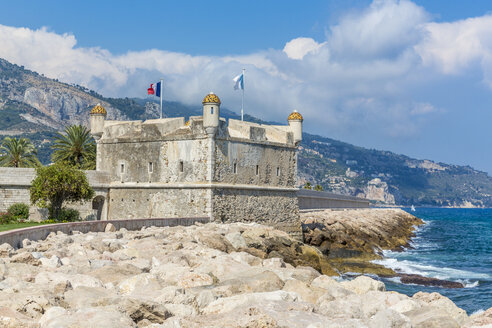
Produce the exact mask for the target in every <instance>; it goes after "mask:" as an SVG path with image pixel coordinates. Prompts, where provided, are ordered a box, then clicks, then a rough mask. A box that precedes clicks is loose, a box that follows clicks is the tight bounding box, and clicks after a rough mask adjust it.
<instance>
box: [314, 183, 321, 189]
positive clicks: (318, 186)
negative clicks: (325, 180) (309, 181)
mask: <svg viewBox="0 0 492 328" xmlns="http://www.w3.org/2000/svg"><path fill="white" fill-rule="evenodd" d="M314 190H315V191H323V186H321V185H319V184H317V185H316V186H314Z"/></svg>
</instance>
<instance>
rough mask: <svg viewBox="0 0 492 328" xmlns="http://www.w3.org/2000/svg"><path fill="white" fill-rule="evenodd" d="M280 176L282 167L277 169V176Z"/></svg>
mask: <svg viewBox="0 0 492 328" xmlns="http://www.w3.org/2000/svg"><path fill="white" fill-rule="evenodd" d="M279 175H280V167H277V176H279Z"/></svg>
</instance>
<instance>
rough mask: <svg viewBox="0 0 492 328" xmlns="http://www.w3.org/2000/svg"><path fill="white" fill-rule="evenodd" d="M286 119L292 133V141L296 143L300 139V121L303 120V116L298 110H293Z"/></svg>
mask: <svg viewBox="0 0 492 328" xmlns="http://www.w3.org/2000/svg"><path fill="white" fill-rule="evenodd" d="M287 121H288V122H289V127H290V129H291V131H292V134H293V135H294V143H295V144H296V145H297V144H298V143H299V142H301V141H302V121H304V118H303V117H302V115H301V114H300V113H299V112H298V111H296V110H294V111H293V112H292V113H291V114H290V115H289V117H288V118H287Z"/></svg>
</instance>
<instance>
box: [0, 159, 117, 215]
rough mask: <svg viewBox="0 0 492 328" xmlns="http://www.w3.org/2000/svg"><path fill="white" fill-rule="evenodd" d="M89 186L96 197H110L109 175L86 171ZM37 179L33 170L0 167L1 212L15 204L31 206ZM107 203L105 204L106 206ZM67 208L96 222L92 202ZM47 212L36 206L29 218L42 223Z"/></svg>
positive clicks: (102, 211) (70, 205) (71, 205)
mask: <svg viewBox="0 0 492 328" xmlns="http://www.w3.org/2000/svg"><path fill="white" fill-rule="evenodd" d="M84 172H85V174H86V176H87V180H88V181H89V184H90V185H91V186H92V187H93V188H94V191H95V193H96V196H101V197H103V198H104V199H106V198H107V195H108V190H109V189H108V185H107V181H108V174H107V173H105V172H100V171H84ZM35 177H36V170H35V169H32V168H14V167H0V212H6V211H7V209H8V208H9V206H10V205H12V204H15V203H26V204H28V205H29V204H30V202H31V201H30V192H29V188H30V187H31V182H32V180H34V178H35ZM106 204H107V202H104V206H107V205H106ZM67 207H70V208H74V209H76V210H77V211H79V213H80V217H81V218H82V219H83V220H95V219H96V217H97V210H95V209H94V208H93V203H92V201H89V202H81V203H71V204H67ZM101 213H102V214H103V215H102V217H101V215H99V216H100V217H99V219H102V220H104V219H105V218H106V215H105V213H106V207H104V208H103V209H101ZM46 217H47V210H46V209H39V208H37V207H35V206H30V213H29V218H30V219H31V220H33V221H41V220H42V219H46Z"/></svg>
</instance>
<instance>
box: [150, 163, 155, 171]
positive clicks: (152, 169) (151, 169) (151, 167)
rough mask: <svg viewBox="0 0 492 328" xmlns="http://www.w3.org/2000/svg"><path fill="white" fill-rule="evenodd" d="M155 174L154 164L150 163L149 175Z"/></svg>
mask: <svg viewBox="0 0 492 328" xmlns="http://www.w3.org/2000/svg"><path fill="white" fill-rule="evenodd" d="M153 172H154V163H152V162H149V173H153Z"/></svg>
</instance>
